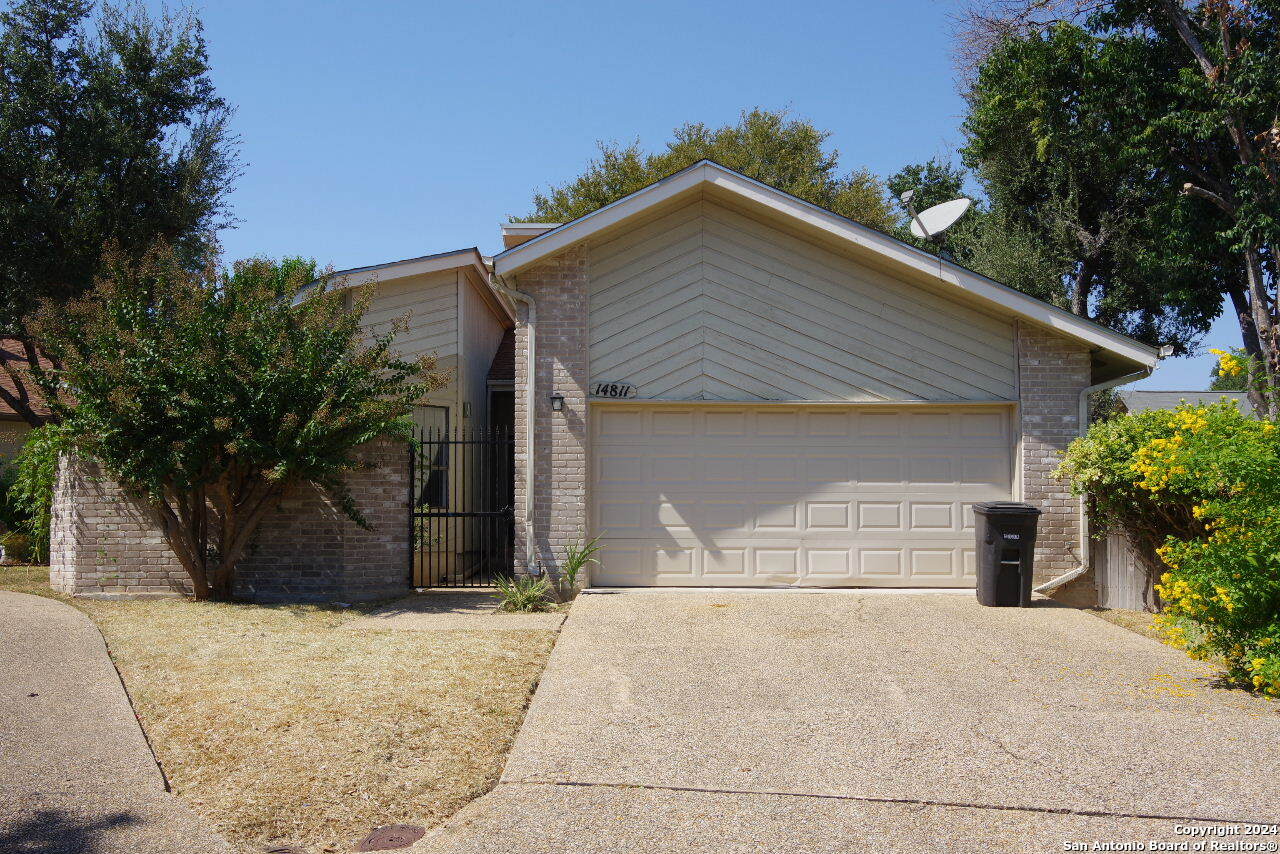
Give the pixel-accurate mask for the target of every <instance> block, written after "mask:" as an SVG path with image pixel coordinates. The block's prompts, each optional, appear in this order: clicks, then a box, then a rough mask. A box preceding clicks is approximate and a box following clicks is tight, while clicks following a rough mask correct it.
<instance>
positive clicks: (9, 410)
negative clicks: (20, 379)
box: [0, 339, 49, 468]
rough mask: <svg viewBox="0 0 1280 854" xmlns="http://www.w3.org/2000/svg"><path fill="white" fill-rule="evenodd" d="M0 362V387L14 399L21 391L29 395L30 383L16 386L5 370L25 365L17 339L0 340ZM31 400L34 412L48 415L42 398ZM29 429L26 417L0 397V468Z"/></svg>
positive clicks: (19, 395)
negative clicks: (2, 363)
mask: <svg viewBox="0 0 1280 854" xmlns="http://www.w3.org/2000/svg"><path fill="white" fill-rule="evenodd" d="M0 362H4V363H5V367H0V388H2V389H4V391H5V392H7V393H8V394H10V395H12V396H14V397H18V398H21V397H22V395H24V394H27V395H30V394H32V391H33V390H32V388H31V385H32V384H31V383H30V382H25V383H23V384H22V387H19V385H18V384H17V383H15V382H14V380H13V377H12V376H10V374H9V371H8V370H7V369H6V368H11V369H13V370H16V371H22V370H24V369H26V367H27V364H28V363H27V357H26V354H25V353H24V352H23V350H22V345H21V344H20V343H19V342H17V341H14V340H12V339H9V340H6V341H0ZM32 403H33V405H32V410H33V411H34V412H35V413H36V415H39V416H42V417H43V416H47V415H48V414H49V407H48V406H46V405H45V404H44V401H43V399H38V400H33V401H32ZM29 432H31V425H30V424H28V423H27V420H26V419H25V418H23V417H22V416H21V415H19V414H18V412H17V410H15V409H14V408H13V407H12V406H10V405H9V404H8V403H7V402H6V401H5V400H4V399H3V397H2V396H0V468H2V467H4V466H5V465H7V464H8V463H9V461H10V460H12V459H13V457H14V455H15V454H16V453H17V452H18V451H19V450H21V449H22V445H23V443H25V442H26V441H27V434H28V433H29Z"/></svg>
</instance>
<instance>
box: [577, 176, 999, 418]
mask: <svg viewBox="0 0 1280 854" xmlns="http://www.w3.org/2000/svg"><path fill="white" fill-rule="evenodd" d="M589 258H590V270H589V274H590V321H591V324H590V325H591V328H590V357H591V380H592V382H601V381H619V382H629V383H632V384H634V385H636V386H637V390H638V396H639V397H641V398H659V399H666V400H847V401H874V400H927V401H935V400H936V401H949V400H1012V399H1014V398H1015V397H1016V384H1015V382H1016V380H1015V349H1014V333H1013V324H1012V323H1011V322H1009V321H1006V320H1004V319H1000V318H997V317H994V316H992V315H989V314H985V313H983V312H981V311H978V310H976V309H974V308H972V307H970V306H968V305H966V304H964V303H961V302H959V301H956V300H953V299H950V298H948V297H947V296H945V295H943V294H941V293H935V292H933V291H931V290H927V289H925V288H923V287H919V286H916V285H913V284H909V283H906V282H903V281H901V280H898V279H895V278H893V277H891V276H888V275H886V274H884V273H881V272H879V271H877V270H874V269H872V268H870V267H867V266H864V265H862V264H859V263H858V262H856V261H853V260H851V259H849V258H848V257H846V256H843V255H840V254H838V253H836V252H833V251H830V250H828V249H826V248H823V247H821V246H819V245H817V244H814V243H812V242H810V241H807V240H805V239H803V238H800V237H798V236H795V235H792V234H790V233H787V232H784V231H781V230H779V229H777V228H775V227H773V226H770V225H767V224H765V223H763V222H761V221H760V220H757V219H755V218H754V217H752V216H751V215H750V214H748V213H747V212H745V211H742V210H738V209H736V208H730V207H728V206H726V205H724V204H721V203H719V202H713V201H710V200H707V199H702V200H699V201H695V202H692V203H690V204H688V205H687V206H685V207H682V208H680V209H678V210H675V211H673V212H668V213H665V214H663V215H662V216H660V217H658V218H656V219H653V220H651V221H649V222H647V223H645V224H643V225H640V226H637V227H635V228H630V229H628V230H627V231H626V233H624V234H623V235H622V236H620V237H617V238H614V239H611V240H608V241H604V242H601V243H597V244H595V245H592V246H591V250H590V254H589Z"/></svg>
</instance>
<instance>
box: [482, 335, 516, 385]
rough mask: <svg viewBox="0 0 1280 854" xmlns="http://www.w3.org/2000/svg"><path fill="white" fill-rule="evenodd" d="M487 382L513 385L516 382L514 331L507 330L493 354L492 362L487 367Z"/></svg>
mask: <svg viewBox="0 0 1280 854" xmlns="http://www.w3.org/2000/svg"><path fill="white" fill-rule="evenodd" d="M488 381H489V382H491V383H514V382H515V381H516V331H515V330H514V329H508V330H507V332H506V334H505V335H503V336H502V341H501V342H500V343H499V344H498V352H496V353H494V354H493V362H492V363H491V364H490V365H489V376H488Z"/></svg>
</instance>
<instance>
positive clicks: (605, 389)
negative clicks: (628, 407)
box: [591, 383, 636, 400]
mask: <svg viewBox="0 0 1280 854" xmlns="http://www.w3.org/2000/svg"><path fill="white" fill-rule="evenodd" d="M591 396H592V397H607V398H610V399H612V400H621V399H624V398H628V397H635V396H636V387H635V386H633V385H632V384H631V383H592V384H591Z"/></svg>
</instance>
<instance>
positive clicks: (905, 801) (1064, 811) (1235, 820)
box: [499, 780, 1275, 824]
mask: <svg viewBox="0 0 1280 854" xmlns="http://www.w3.org/2000/svg"><path fill="white" fill-rule="evenodd" d="M499 785H501V786H565V787H578V788H587V789H590V788H600V789H644V790H650V791H659V792H688V793H691V794H701V795H764V796H774V797H783V798H817V799H819V800H827V801H853V802H856V803H869V804H898V805H903V806H921V807H947V808H952V809H977V810H995V811H999V812H1028V813H1042V814H1049V815H1070V816H1085V817H1088V818H1129V819H1147V820H1157V821H1179V822H1185V823H1192V822H1199V823H1219V824H1222V823H1227V824H1271V823H1274V822H1275V818H1274V817H1272V818H1260V817H1256V816H1251V817H1245V816H1221V815H1175V814H1165V813H1141V812H1113V811H1111V810H1087V809H1072V808H1070V807H1043V806H1031V805H1027V804H984V803H975V802H968V801H940V800H930V799H925V798H893V797H887V796H880V795H836V794H830V793H825V792H793V791H786V790H774V789H715V788H704V787H701V786H663V785H656V784H653V783H623V782H612V783H610V782H584V781H578V780H504V781H502V783H500V784H499Z"/></svg>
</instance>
